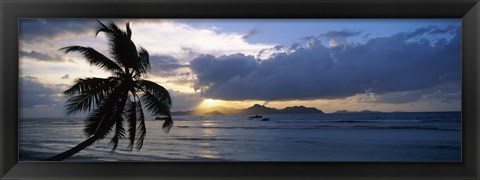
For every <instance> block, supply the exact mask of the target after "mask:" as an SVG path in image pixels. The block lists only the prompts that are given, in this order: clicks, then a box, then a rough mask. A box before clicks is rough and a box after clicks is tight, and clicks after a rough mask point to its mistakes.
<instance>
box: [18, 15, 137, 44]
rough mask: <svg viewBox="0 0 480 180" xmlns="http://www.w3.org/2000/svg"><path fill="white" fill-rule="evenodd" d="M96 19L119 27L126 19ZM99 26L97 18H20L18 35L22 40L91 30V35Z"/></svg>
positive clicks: (40, 38) (78, 33) (122, 25)
mask: <svg viewBox="0 0 480 180" xmlns="http://www.w3.org/2000/svg"><path fill="white" fill-rule="evenodd" d="M98 20H100V21H101V22H103V23H109V22H114V23H116V24H117V25H119V27H121V28H123V27H125V23H126V22H127V21H128V20H125V19H115V20H111V19H109V20H104V19H98ZM136 21H137V22H142V21H140V20H136ZM99 26H100V25H99V23H98V22H97V19H20V21H19V36H20V39H21V40H23V41H38V40H42V39H44V38H48V39H51V38H55V37H56V36H61V35H63V34H66V33H73V34H77V35H80V34H83V33H90V32H91V33H90V34H91V35H92V36H93V35H95V34H94V32H95V31H96V30H97V29H98V28H99Z"/></svg>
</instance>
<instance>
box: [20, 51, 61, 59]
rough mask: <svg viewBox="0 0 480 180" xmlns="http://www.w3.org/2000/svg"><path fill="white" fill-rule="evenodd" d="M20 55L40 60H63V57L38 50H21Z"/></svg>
mask: <svg viewBox="0 0 480 180" xmlns="http://www.w3.org/2000/svg"><path fill="white" fill-rule="evenodd" d="M18 55H19V57H20V58H23V57H28V58H31V59H34V60H38V61H62V58H60V57H57V56H52V55H48V54H45V53H41V52H37V51H30V52H27V51H19V52H18Z"/></svg>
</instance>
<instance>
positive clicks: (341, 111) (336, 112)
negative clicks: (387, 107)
mask: <svg viewBox="0 0 480 180" xmlns="http://www.w3.org/2000/svg"><path fill="white" fill-rule="evenodd" d="M347 113H383V112H381V111H371V110H363V111H347V110H339V111H335V112H333V114H347Z"/></svg>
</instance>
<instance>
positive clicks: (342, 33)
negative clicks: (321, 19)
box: [320, 30, 362, 38]
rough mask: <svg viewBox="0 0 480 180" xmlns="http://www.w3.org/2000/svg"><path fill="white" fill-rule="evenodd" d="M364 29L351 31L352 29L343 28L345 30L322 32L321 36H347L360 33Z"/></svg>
mask: <svg viewBox="0 0 480 180" xmlns="http://www.w3.org/2000/svg"><path fill="white" fill-rule="evenodd" d="M361 33H362V31H351V30H343V31H329V32H326V33H322V34H320V37H326V38H347V37H352V36H357V35H360V34H361Z"/></svg>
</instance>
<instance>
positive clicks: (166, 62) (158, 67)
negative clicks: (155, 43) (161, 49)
mask: <svg viewBox="0 0 480 180" xmlns="http://www.w3.org/2000/svg"><path fill="white" fill-rule="evenodd" d="M150 65H151V71H150V73H151V74H152V75H157V76H176V75H178V73H179V71H178V70H179V69H182V68H188V65H184V64H180V63H179V62H178V60H177V59H176V58H174V57H172V56H168V55H153V56H150Z"/></svg>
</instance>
